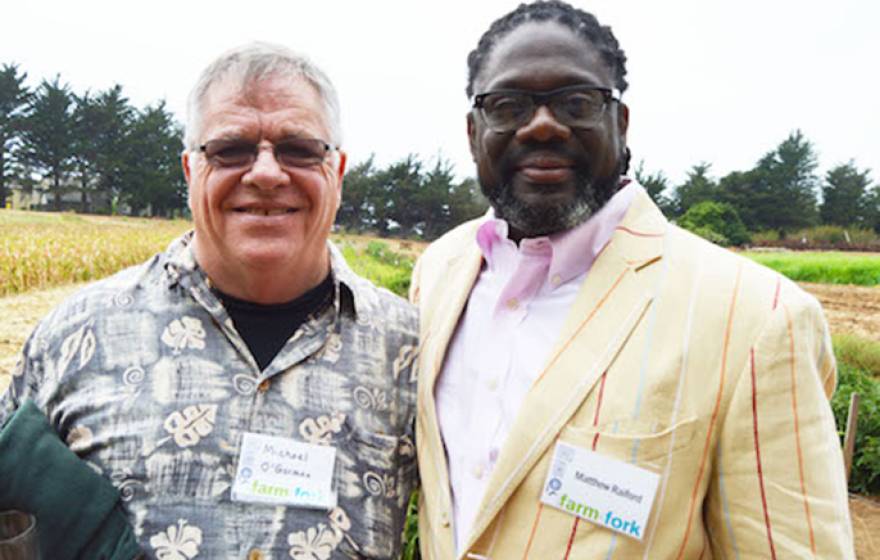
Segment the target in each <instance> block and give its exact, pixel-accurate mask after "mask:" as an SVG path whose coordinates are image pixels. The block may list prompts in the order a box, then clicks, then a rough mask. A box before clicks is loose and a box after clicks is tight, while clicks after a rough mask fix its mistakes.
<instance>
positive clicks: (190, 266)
mask: <svg viewBox="0 0 880 560" xmlns="http://www.w3.org/2000/svg"><path fill="white" fill-rule="evenodd" d="M192 240H193V231H192V230H191V231H188V232H186V233H184V234H183V235H182V236H180V237H178V238H177V239H175V240H174V241H172V242H171V244H170V245H169V246H168V249H166V251H165V254H166V256H167V259H166V261H165V273H166V275H167V278H168V281H169V285H170V286H173V285H175V284H184V285H187V286H195V287H198V290H199V291H200V292H201V291H204V292H210V286H211V281H210V279H209V278H208V275H207V274H205V272H204V270H202V268H201V267H200V266H199V264H198V263H197V262H196V258H195V254H194V253H193V248H192V246H193V244H192ZM327 250H328V251H329V252H330V273H331V274H332V276H333V284H334V298H333V305H334V307H335V308H336V311H337V313H347V314H351V316H352V317H357V309H358V304H359V303H360V301H359V300H363V296H362V294H361V287H360V286H359V284H360V281H362V280H361V279H360V277H359V276H357V275H356V274H355V273H354V271H353V270H351V268H349V266H348V264H347V263H346V262H345V258H344V257H343V256H342V253H341V252H340V251H339V249H337V248H336V246H335V245H334V244H333V243H332V242H330V241H329V240H328V241H327Z"/></svg>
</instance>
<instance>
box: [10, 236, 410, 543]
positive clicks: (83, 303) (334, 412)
mask: <svg viewBox="0 0 880 560" xmlns="http://www.w3.org/2000/svg"><path fill="white" fill-rule="evenodd" d="M191 239H192V238H191V234H187V235H185V236H184V237H182V238H180V239H178V240H176V241H175V242H173V243H172V244H171V245H170V246H169V248H168V250H167V251H166V252H164V253H161V254H159V255H157V256H155V257H153V258H152V259H151V260H149V261H148V262H146V263H144V264H143V265H141V266H138V267H134V268H131V269H128V270H125V271H123V272H121V273H119V274H116V275H115V276H112V277H110V278H108V279H105V280H103V281H100V282H97V283H95V284H92V285H90V286H89V287H87V288H85V289H84V290H82V291H81V292H79V293H78V294H76V295H74V296H73V297H72V298H70V299H69V300H67V301H66V302H64V303H63V304H62V305H60V306H59V307H58V308H57V309H55V310H54V311H53V312H52V313H51V314H50V315H49V316H48V317H46V318H45V319H44V320H43V321H42V322H41V323H40V325H39V326H38V327H37V329H36V330H35V331H34V333H33V334H32V335H31V337H30V338H29V339H28V341H27V343H26V344H25V347H24V350H23V354H22V358H21V360H20V361H19V363H18V365H17V366H16V367H15V369H14V370H13V378H12V384H11V385H10V388H9V390H7V392H6V393H5V394H4V395H3V397H2V398H0V425H2V423H3V422H4V421H5V419H6V418H7V417H8V416H9V415H10V414H12V413H13V412H14V410H15V409H16V407H17V406H18V405H19V404H20V403H21V402H23V401H24V399H27V398H30V399H32V400H34V401H35V402H36V403H37V405H38V406H39V407H40V408H41V409H42V410H43V411H45V413H46V415H47V416H48V418H49V420H50V422H51V423H52V425H53V426H54V428H55V430H56V431H57V432H58V434H59V436H60V437H61V438H62V439H63V440H64V441H66V442H67V444H68V445H69V446H70V448H71V449H72V450H73V451H74V452H75V453H76V454H77V455H79V456H80V457H81V458H82V459H83V460H85V461H87V462H88V464H89V465H90V466H92V467H93V468H94V469H95V470H96V471H97V472H99V473H100V474H102V475H103V476H105V477H106V478H108V479H109V480H111V481H112V482H113V484H114V485H115V486H116V487H117V488H118V489H119V491H120V493H121V495H122V501H123V506H124V508H125V510H126V512H127V514H128V516H129V519H130V521H131V523H132V524H133V526H134V529H135V533H136V534H137V536H138V540H139V542H140V545H141V547H142V548H143V549H144V551H145V552H146V554H147V555H148V556H149V557H155V558H161V559H175V560H188V559H192V558H245V557H248V556H249V555H252V556H254V557H267V558H291V557H292V558H294V559H296V560H326V559H328V558H396V557H397V556H398V555H399V551H400V545H401V533H402V529H403V522H404V516H405V512H406V506H407V501H408V498H409V494H410V491H411V490H412V488H413V485H414V484H415V482H416V471H415V453H414V446H413V434H412V427H413V419H414V414H415V371H414V357H415V353H416V348H417V340H416V336H417V331H418V328H417V317H416V313H415V311H414V309H413V308H412V307H411V306H410V305H409V304H408V303H406V302H405V301H404V300H402V299H400V298H398V297H396V296H394V295H393V294H391V293H390V292H388V291H386V290H382V289H378V288H376V287H374V286H373V285H372V284H370V283H369V282H367V281H366V280H364V279H362V278H360V277H358V276H356V275H355V274H354V273H353V272H352V271H351V270H350V269H349V268H348V267H347V266H346V264H345V262H344V260H343V259H342V257H341V255H340V254H339V252H338V251H337V250H336V249H335V248H334V247H332V245H331V246H330V254H331V268H332V274H333V278H334V283H335V297H334V304H333V305H331V306H329V307H328V308H327V309H326V310H325V311H323V312H321V313H320V314H319V315H317V316H314V317H311V318H310V319H309V320H308V321H307V322H306V323H304V324H303V325H302V326H301V327H300V328H299V329H298V330H297V331H296V332H295V333H294V334H293V336H292V337H291V338H290V339H289V340H288V341H287V343H286V344H285V346H284V347H283V348H282V350H281V351H280V352H279V353H278V355H277V356H276V357H275V358H274V359H273V361H272V363H271V364H269V366H268V367H267V368H266V369H265V370H263V371H260V370H259V368H258V366H257V364H256V362H255V361H254V358H253V356H252V355H251V353H250V351H249V350H248V348H247V346H246V344H245V342H244V341H243V340H242V338H241V336H240V335H239V334H238V333H237V332H236V330H235V328H234V326H233V324H232V321H231V320H230V318H229V316H228V315H227V313H226V311H225V310H224V308H223V306H222V304H221V303H220V301H219V300H218V299H217V297H216V296H215V295H214V294H213V293H212V291H211V289H210V287H209V283H208V280H207V277H206V276H205V274H204V272H203V271H202V270H201V269H200V268H199V266H198V265H197V264H196V262H195V259H194V257H193V253H192V250H191ZM245 432H256V433H260V434H266V435H272V436H280V437H286V438H292V439H294V440H298V441H303V442H308V443H312V444H319V445H332V446H334V447H336V449H337V454H336V466H335V472H334V484H335V488H336V490H337V492H338V505H337V507H336V508H334V509H332V510H329V511H328V510H318V509H302V508H295V507H285V506H273V505H258V504H252V503H241V502H234V501H232V500H231V498H230V488H231V485H232V483H233V481H234V477H235V470H236V465H237V460H238V454H239V449H240V446H241V441H242V434H244V433H245ZM255 552H259V554H254V553H255Z"/></svg>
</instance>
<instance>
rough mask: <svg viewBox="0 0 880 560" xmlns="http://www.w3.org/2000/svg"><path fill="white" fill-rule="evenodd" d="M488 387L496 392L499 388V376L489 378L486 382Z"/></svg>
mask: <svg viewBox="0 0 880 560" xmlns="http://www.w3.org/2000/svg"><path fill="white" fill-rule="evenodd" d="M486 387H487V388H488V389H489V390H490V391H492V392H493V393H494V392H495V390H496V389H497V388H498V378H497V377H493V378H491V379H489V381H487V382H486Z"/></svg>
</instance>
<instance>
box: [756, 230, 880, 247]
mask: <svg viewBox="0 0 880 560" xmlns="http://www.w3.org/2000/svg"><path fill="white" fill-rule="evenodd" d="M788 239H789V240H800V241H802V242H803V244H804V245H806V247H810V246H815V245H820V246H822V245H841V246H846V245H851V246H855V247H863V246H870V245H877V246H880V234H878V232H875V231H874V230H872V229H869V228H859V227H844V226H834V225H825V226H815V227H811V228H806V229H800V230H797V231H795V232H792V233H790V234H789V235H788ZM752 241H753V242H754V243H756V244H771V243H775V242H778V241H780V239H779V232H778V231H773V230H766V231H759V232H757V233H753V234H752Z"/></svg>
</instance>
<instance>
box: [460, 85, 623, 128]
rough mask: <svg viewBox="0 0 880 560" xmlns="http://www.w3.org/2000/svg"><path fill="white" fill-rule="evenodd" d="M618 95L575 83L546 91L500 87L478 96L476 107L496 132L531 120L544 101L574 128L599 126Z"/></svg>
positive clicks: (553, 111)
mask: <svg viewBox="0 0 880 560" xmlns="http://www.w3.org/2000/svg"><path fill="white" fill-rule="evenodd" d="M612 101H620V99H618V98H616V97H614V92H613V90H612V89H610V88H606V87H601V86H588V85H573V86H566V87H561V88H557V89H554V90H550V91H545V92H540V93H538V92H532V91H524V90H518V89H499V90H495V91H487V92H485V93H480V94H477V95H475V96H474V104H473V107H474V109H478V110H479V111H480V113H481V114H482V115H483V119H484V120H485V121H486V124H488V125H489V128H491V129H492V130H493V131H495V132H501V133H509V132H514V131H516V130H517V129H519V128H521V127H523V126H525V125H526V124H528V123H529V122H530V121H531V120H532V118H534V116H535V111H537V110H538V107H540V106H541V105H546V106H547V107H548V108H549V109H550V112H552V113H553V116H554V117H555V118H556V120H557V121H559V122H560V123H561V124H564V125H565V126H568V127H570V128H590V127H592V126H595V125H596V123H597V122H599V119H601V118H602V115H604V114H605V109H606V108H607V106H608V104H609V103H610V102H612Z"/></svg>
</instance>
